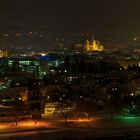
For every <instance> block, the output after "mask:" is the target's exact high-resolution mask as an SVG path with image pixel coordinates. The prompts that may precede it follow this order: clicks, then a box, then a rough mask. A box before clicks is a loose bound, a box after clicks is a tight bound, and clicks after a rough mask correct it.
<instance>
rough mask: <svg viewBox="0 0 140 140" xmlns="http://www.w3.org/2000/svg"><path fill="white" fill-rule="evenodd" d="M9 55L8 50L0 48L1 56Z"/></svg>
mask: <svg viewBox="0 0 140 140" xmlns="http://www.w3.org/2000/svg"><path fill="white" fill-rule="evenodd" d="M7 56H8V52H7V50H0V58H3V57H7Z"/></svg>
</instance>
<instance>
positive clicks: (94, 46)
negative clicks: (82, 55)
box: [84, 39, 104, 51]
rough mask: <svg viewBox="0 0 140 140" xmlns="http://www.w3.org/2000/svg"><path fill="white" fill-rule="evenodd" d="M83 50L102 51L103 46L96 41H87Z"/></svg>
mask: <svg viewBox="0 0 140 140" xmlns="http://www.w3.org/2000/svg"><path fill="white" fill-rule="evenodd" d="M84 50H86V51H103V50H104V47H103V45H102V44H101V43H100V42H99V41H98V40H95V39H93V40H92V41H89V40H87V41H86V43H85V45H84Z"/></svg>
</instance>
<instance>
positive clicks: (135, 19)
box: [0, 0, 140, 35]
mask: <svg viewBox="0 0 140 140" xmlns="http://www.w3.org/2000/svg"><path fill="white" fill-rule="evenodd" d="M0 24H16V25H23V26H24V25H25V26H29V27H30V26H33V27H37V28H38V27H44V28H45V27H46V28H47V27H51V28H54V29H55V30H56V31H59V32H69V31H91V32H92V31H96V32H103V33H105V32H108V33H116V34H119V33H122V34H124V35H125V34H127V33H131V32H136V31H137V32H139V31H140V0H0Z"/></svg>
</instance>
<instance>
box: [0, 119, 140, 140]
mask: <svg viewBox="0 0 140 140" xmlns="http://www.w3.org/2000/svg"><path fill="white" fill-rule="evenodd" d="M126 124H127V123H126ZM128 126H129V127H128ZM128 131H135V132H137V133H138V135H139V134H140V125H132V124H131V127H130V124H129V125H124V124H123V123H121V122H120V121H116V120H114V121H105V120H100V119H92V120H79V121H76V120H70V121H68V122H67V123H64V121H62V120H57V121H49V122H48V121H40V122H37V124H35V123H34V122H32V121H30V122H19V124H18V126H15V125H14V124H12V123H11V124H10V123H5V124H0V140H8V139H10V140H24V139H26V140H31V139H34V140H40V139H41V140H45V139H51V140H57V139H58V140H61V139H62V138H63V137H70V138H71V139H72V138H77V139H81V138H86V137H87V136H89V137H91V138H93V137H94V138H95V137H111V136H125V135H126V133H127V132H128Z"/></svg>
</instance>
